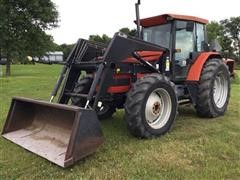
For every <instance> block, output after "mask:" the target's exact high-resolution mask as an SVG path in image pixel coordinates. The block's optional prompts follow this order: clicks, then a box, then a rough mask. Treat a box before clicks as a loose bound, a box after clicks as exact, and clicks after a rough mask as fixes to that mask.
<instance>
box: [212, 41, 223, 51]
mask: <svg viewBox="0 0 240 180" xmlns="http://www.w3.org/2000/svg"><path fill="white" fill-rule="evenodd" d="M210 50H211V51H216V52H220V51H221V50H222V47H221V45H220V44H219V42H218V40H217V39H214V40H212V41H211V43H210Z"/></svg>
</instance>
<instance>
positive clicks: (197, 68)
mask: <svg viewBox="0 0 240 180" xmlns="http://www.w3.org/2000/svg"><path fill="white" fill-rule="evenodd" d="M211 58H220V59H222V57H221V55H220V54H219V53H218V52H203V53H200V55H199V56H197V58H196V60H195V61H194V63H193V64H192V65H191V67H190V69H189V71H188V75H187V79H186V81H199V80H200V76H201V72H202V69H203V66H204V63H205V62H206V61H207V60H208V59H211Z"/></svg>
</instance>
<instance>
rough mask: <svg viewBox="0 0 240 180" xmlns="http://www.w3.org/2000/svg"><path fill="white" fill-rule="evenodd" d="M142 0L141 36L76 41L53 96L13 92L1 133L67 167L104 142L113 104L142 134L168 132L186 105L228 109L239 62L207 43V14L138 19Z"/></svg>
mask: <svg viewBox="0 0 240 180" xmlns="http://www.w3.org/2000/svg"><path fill="white" fill-rule="evenodd" d="M139 4H140V3H138V4H136V7H137V21H136V23H137V24H138V29H139V32H138V36H139V37H138V38H136V37H130V36H128V35H126V34H123V33H116V34H115V35H114V37H113V38H112V40H111V42H110V43H109V44H108V45H102V44H96V43H92V42H89V41H87V40H84V39H79V40H78V42H77V43H76V44H75V46H74V48H73V50H72V51H71V53H70V55H69V57H68V59H67V61H66V64H65V65H64V66H63V69H62V71H61V74H60V76H59V78H58V81H57V83H56V85H55V87H54V89H53V92H52V94H51V99H50V102H46V101H39V100H32V99H27V98H20V97H14V98H13V100H12V103H11V107H10V110H9V113H8V116H7V120H6V123H5V125H4V128H3V132H2V136H3V137H4V138H6V139H8V140H10V141H12V142H14V143H16V144H18V145H20V146H22V147H23V148H25V149H27V150H29V151H32V152H34V153H36V154H38V155H40V156H42V157H44V158H46V159H48V160H49V161H51V162H53V163H55V164H57V165H60V166H62V167H68V166H70V165H72V164H74V162H76V161H77V160H79V159H81V158H83V157H85V156H87V155H89V154H91V153H93V152H94V151H95V150H96V149H97V148H98V147H99V146H100V145H101V144H102V143H103V142H104V138H103V133H102V131H101V127H100V120H101V119H105V118H109V117H111V116H112V115H113V113H114V112H115V111H116V109H121V108H124V110H125V120H126V124H127V127H128V129H129V132H130V133H131V134H132V135H133V136H135V137H138V138H153V137H158V136H161V135H164V134H165V133H167V132H169V130H170V129H171V127H172V125H173V122H174V120H175V118H176V115H177V108H178V105H181V104H185V103H191V104H192V105H193V106H194V107H195V109H196V112H197V114H198V115H199V116H201V117H205V118H206V117H207V118H211V117H217V116H220V115H223V114H224V113H225V111H226V110H227V105H228V100H229V96H230V73H231V72H233V69H232V68H233V66H234V62H224V61H223V59H222V57H221V54H220V53H219V52H218V50H217V49H214V48H213V47H209V46H208V42H207V38H206V28H205V24H206V23H207V20H205V19H201V18H197V17H193V16H182V15H174V14H163V15H160V16H154V17H151V18H146V19H141V20H140V19H139V18H138V17H139V15H138V5H139ZM140 26H141V27H140ZM227 66H228V67H227ZM57 94H58V100H57V101H56V102H55V103H53V100H54V97H55V96H56V95H57Z"/></svg>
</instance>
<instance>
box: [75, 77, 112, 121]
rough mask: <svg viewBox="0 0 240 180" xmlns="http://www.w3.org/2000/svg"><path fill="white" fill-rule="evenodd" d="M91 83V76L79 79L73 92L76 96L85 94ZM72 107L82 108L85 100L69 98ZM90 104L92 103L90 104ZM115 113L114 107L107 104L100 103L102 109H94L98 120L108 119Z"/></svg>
mask: <svg viewBox="0 0 240 180" xmlns="http://www.w3.org/2000/svg"><path fill="white" fill-rule="evenodd" d="M92 82H93V76H92V75H87V76H85V77H84V78H81V79H80V80H79V81H78V82H77V84H76V85H75V88H74V90H73V92H74V93H77V94H87V93H88V92H89V90H90V88H91V85H92ZM71 101H72V105H75V106H79V107H84V106H85V104H86V101H87V100H86V98H80V97H71ZM90 104H92V102H90ZM115 112H116V108H115V106H112V105H111V104H108V103H107V102H102V107H101V108H98V107H97V109H96V113H97V116H98V118H99V119H100V120H102V119H108V118H110V117H112V115H113V114H114V113H115Z"/></svg>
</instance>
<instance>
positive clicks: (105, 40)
mask: <svg viewBox="0 0 240 180" xmlns="http://www.w3.org/2000/svg"><path fill="white" fill-rule="evenodd" d="M88 39H89V40H90V41H93V42H99V43H104V44H108V43H109V42H110V41H111V38H110V37H108V36H107V35H106V34H103V35H102V36H99V35H90V36H89V38H88Z"/></svg>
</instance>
